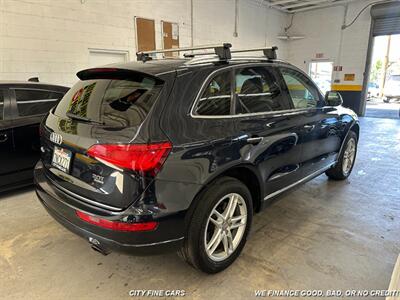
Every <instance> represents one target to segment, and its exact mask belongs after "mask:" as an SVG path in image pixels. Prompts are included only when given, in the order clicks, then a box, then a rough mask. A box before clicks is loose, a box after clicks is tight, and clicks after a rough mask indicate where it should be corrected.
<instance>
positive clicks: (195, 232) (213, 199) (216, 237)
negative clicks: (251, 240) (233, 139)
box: [180, 177, 253, 273]
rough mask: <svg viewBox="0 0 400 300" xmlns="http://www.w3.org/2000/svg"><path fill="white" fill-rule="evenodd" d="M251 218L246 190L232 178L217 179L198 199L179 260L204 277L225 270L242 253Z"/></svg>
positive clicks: (249, 199) (249, 197) (239, 182)
mask: <svg viewBox="0 0 400 300" xmlns="http://www.w3.org/2000/svg"><path fill="white" fill-rule="evenodd" d="M189 213H190V212H189ZM252 215H253V206H252V200H251V194H250V192H249V190H248V188H247V187H246V186H245V185H244V184H243V183H242V182H241V181H239V180H237V179H235V178H231V177H222V178H219V179H217V180H216V181H215V182H214V183H213V184H211V185H210V186H209V187H208V188H207V189H206V190H205V191H203V192H202V193H201V194H200V196H199V198H198V199H197V206H196V207H195V208H194V210H193V212H192V213H191V218H190V222H189V224H188V232H187V237H186V240H185V244H184V246H183V247H182V249H181V251H180V254H181V256H182V257H183V258H184V259H185V260H186V261H187V262H188V263H189V264H191V265H192V266H194V267H195V268H198V269H200V270H201V271H203V272H206V273H217V272H220V271H222V270H224V269H225V268H227V267H228V266H229V265H231V264H232V263H233V262H234V261H235V259H236V258H237V257H238V256H239V254H240V252H241V251H242V249H243V247H244V245H245V243H246V238H247V235H248V232H249V229H250V225H251V221H252Z"/></svg>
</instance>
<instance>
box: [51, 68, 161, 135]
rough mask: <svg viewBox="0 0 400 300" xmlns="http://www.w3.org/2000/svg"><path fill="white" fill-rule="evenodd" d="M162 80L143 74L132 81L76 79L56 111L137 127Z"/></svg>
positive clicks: (108, 123)
mask: <svg viewBox="0 0 400 300" xmlns="http://www.w3.org/2000/svg"><path fill="white" fill-rule="evenodd" d="M162 86H163V82H162V81H161V80H159V79H155V78H152V77H145V76H141V75H138V76H135V80H132V81H128V80H111V79H95V80H84V81H79V82H77V83H76V84H75V85H74V86H73V87H72V88H71V89H70V90H69V91H68V92H67V93H66V94H65V96H64V97H63V99H62V100H61V101H60V103H59V104H58V105H57V108H56V110H55V114H56V115H59V116H63V117H64V116H66V114H67V112H68V113H69V114H72V115H76V116H77V117H83V118H87V119H90V120H92V121H95V122H101V123H104V124H105V125H108V126H118V127H119V126H125V127H127V126H138V125H140V124H142V123H143V121H144V119H145V118H146V116H147V115H148V113H149V111H150V109H151V108H152V106H153V104H154V103H155V100H156V99H157V97H158V95H159V93H160V91H161V88H162Z"/></svg>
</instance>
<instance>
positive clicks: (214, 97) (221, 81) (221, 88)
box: [195, 71, 232, 116]
mask: <svg viewBox="0 0 400 300" xmlns="http://www.w3.org/2000/svg"><path fill="white" fill-rule="evenodd" d="M230 74H231V73H230V71H227V72H223V73H220V74H218V75H217V76H215V77H214V78H213V79H212V80H211V81H210V83H209V84H208V85H207V87H206V90H205V91H204V92H203V94H202V95H201V97H200V99H199V102H198V103H197V107H196V110H195V114H197V115H203V116H222V115H229V114H230V111H231V98H232V97H231V75H230Z"/></svg>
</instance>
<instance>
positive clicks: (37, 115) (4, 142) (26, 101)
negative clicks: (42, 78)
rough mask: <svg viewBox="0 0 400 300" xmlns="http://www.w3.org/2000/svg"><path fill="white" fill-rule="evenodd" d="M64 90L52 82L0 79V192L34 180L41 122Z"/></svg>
mask: <svg viewBox="0 0 400 300" xmlns="http://www.w3.org/2000/svg"><path fill="white" fill-rule="evenodd" d="M67 91H68V88H67V87H64V86H58V85H52V84H44V83H36V82H29V81H27V82H2V81H0V166H1V167H0V192H2V191H5V190H8V189H12V188H15V187H19V186H23V185H26V184H32V183H33V181H32V179H33V168H34V167H35V164H36V163H37V161H38V160H39V158H40V137H39V125H40V121H41V120H42V118H43V116H44V115H45V114H46V113H47V112H48V111H49V110H50V109H51V108H52V107H53V106H55V105H56V104H57V102H58V101H59V100H60V99H61V98H62V97H63V96H64V94H65V93H66V92H67Z"/></svg>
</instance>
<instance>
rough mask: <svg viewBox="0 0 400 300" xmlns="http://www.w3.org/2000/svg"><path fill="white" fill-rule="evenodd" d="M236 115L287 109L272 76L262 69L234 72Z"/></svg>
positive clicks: (251, 68)
mask: <svg viewBox="0 0 400 300" xmlns="http://www.w3.org/2000/svg"><path fill="white" fill-rule="evenodd" d="M235 79H236V80H235V81H236V87H235V92H236V113H237V114H248V113H258V112H268V111H278V110H285V109H288V108H289V107H288V105H287V104H286V102H285V99H284V96H283V94H282V92H281V89H280V88H279V85H278V83H277V82H276V78H275V76H274V74H273V73H272V72H271V71H270V70H268V69H267V68H264V67H248V68H244V69H239V70H237V71H236V76H235Z"/></svg>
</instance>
